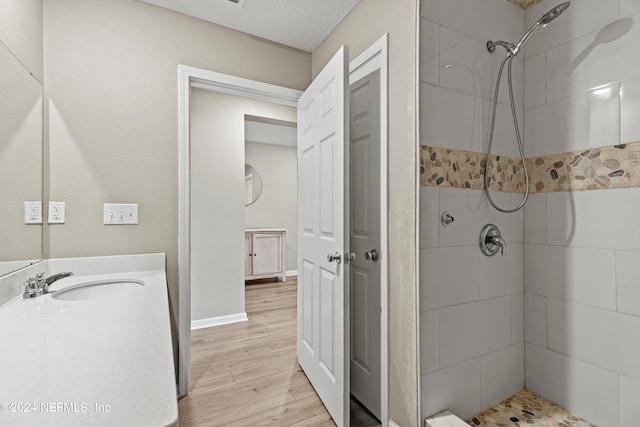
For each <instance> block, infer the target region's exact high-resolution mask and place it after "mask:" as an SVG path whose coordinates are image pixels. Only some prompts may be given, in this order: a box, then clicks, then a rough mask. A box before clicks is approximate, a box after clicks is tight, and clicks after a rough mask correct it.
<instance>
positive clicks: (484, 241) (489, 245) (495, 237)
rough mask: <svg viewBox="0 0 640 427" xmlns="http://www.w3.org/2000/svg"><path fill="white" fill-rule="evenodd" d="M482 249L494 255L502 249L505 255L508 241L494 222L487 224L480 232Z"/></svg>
mask: <svg viewBox="0 0 640 427" xmlns="http://www.w3.org/2000/svg"><path fill="white" fill-rule="evenodd" d="M480 250H481V251H482V253H483V254H485V255H486V256H494V255H495V254H497V253H498V251H500V254H502V255H504V253H505V251H506V250H507V243H506V242H505V241H504V239H503V238H502V235H501V234H500V230H499V229H498V227H496V226H495V225H493V224H487V225H485V226H484V227H483V228H482V231H481V232H480Z"/></svg>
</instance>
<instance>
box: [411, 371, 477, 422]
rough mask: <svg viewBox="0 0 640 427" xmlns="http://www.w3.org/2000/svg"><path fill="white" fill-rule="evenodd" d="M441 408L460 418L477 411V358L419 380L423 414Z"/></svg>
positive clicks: (432, 413) (428, 414)
mask: <svg viewBox="0 0 640 427" xmlns="http://www.w3.org/2000/svg"><path fill="white" fill-rule="evenodd" d="M445 409H449V410H450V411H451V412H453V413H454V414H456V415H457V416H458V417H460V418H462V419H465V418H467V417H470V416H472V415H475V414H476V413H478V412H480V410H481V409H482V408H481V407H480V358H476V359H473V360H469V361H467V362H464V363H460V364H459V365H455V366H451V367H449V368H446V369H441V370H439V371H437V372H434V373H432V374H429V375H425V376H423V377H422V412H423V415H424V416H425V417H429V416H431V415H434V414H436V413H438V412H440V411H444V410H445Z"/></svg>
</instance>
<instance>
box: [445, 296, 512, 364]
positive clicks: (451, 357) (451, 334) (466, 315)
mask: <svg viewBox="0 0 640 427" xmlns="http://www.w3.org/2000/svg"><path fill="white" fill-rule="evenodd" d="M439 323H440V334H439V335H440V366H441V367H444V366H451V365H455V364H457V363H460V362H462V361H465V360H469V359H472V358H474V357H478V356H481V355H483V354H487V353H489V352H492V351H495V350H498V349H501V348H504V347H508V346H510V345H511V297H510V296H505V297H499V298H493V299H490V300H484V301H477V302H472V303H468V304H462V305H457V306H454V307H447V308H443V309H441V310H440V322H439Z"/></svg>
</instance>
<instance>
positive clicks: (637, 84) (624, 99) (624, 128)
mask: <svg viewBox="0 0 640 427" xmlns="http://www.w3.org/2000/svg"><path fill="white" fill-rule="evenodd" d="M638 117H640V79H633V80H629V81H626V82H624V83H622V84H621V86H620V142H622V143H627V142H634V141H640V120H638Z"/></svg>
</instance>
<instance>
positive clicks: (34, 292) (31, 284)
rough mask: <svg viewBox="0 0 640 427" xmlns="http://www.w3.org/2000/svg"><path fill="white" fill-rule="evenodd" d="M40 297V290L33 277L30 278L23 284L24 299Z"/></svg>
mask: <svg viewBox="0 0 640 427" xmlns="http://www.w3.org/2000/svg"><path fill="white" fill-rule="evenodd" d="M38 295H42V288H41V287H40V286H39V285H38V281H37V280H36V279H35V277H30V278H28V279H27V281H26V282H24V294H23V295H22V296H23V297H24V298H33V297H37V296H38Z"/></svg>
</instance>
